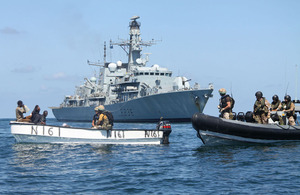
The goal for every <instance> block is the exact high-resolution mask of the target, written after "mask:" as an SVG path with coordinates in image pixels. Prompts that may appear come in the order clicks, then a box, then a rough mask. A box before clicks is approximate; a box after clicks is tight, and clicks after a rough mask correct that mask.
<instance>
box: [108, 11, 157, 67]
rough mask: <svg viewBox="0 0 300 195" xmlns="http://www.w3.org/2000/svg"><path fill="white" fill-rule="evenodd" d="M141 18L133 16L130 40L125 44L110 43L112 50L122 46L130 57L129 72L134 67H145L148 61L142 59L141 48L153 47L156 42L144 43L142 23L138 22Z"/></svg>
mask: <svg viewBox="0 0 300 195" xmlns="http://www.w3.org/2000/svg"><path fill="white" fill-rule="evenodd" d="M139 18H140V17H139V16H133V17H131V18H130V20H132V21H131V22H129V27H130V30H129V40H125V41H123V42H119V43H113V42H112V41H110V48H111V49H112V48H113V45H118V46H120V47H121V48H122V49H123V50H124V51H125V52H126V54H127V55H128V67H127V71H128V70H130V68H131V67H132V66H145V65H146V62H147V61H148V60H147V59H142V58H141V51H142V47H141V46H146V47H147V46H151V45H154V44H155V41H154V40H151V41H148V42H144V41H142V39H141V37H140V35H141V33H140V26H141V23H140V22H137V21H136V20H137V19H139Z"/></svg>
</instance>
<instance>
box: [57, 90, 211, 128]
mask: <svg viewBox="0 0 300 195" xmlns="http://www.w3.org/2000/svg"><path fill="white" fill-rule="evenodd" d="M211 93H212V89H200V90H187V91H177V92H170V93H163V94H157V95H151V96H146V97H142V98H137V99H134V100H130V101H127V102H122V103H116V104H111V105H105V109H106V110H109V111H111V112H112V113H113V115H114V119H115V121H116V122H157V121H158V120H159V119H160V117H163V118H164V119H165V120H170V121H172V122H188V121H191V117H192V116H193V114H194V113H195V112H203V109H204V107H205V105H206V103H207V100H208V98H209V97H210V96H211ZM52 112H53V114H54V116H55V117H56V119H57V120H59V121H91V120H92V118H93V115H94V114H95V112H94V107H62V108H52Z"/></svg>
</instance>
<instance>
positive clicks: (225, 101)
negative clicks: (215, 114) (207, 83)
mask: <svg viewBox="0 0 300 195" xmlns="http://www.w3.org/2000/svg"><path fill="white" fill-rule="evenodd" d="M219 93H220V96H221V98H220V104H219V106H218V108H219V112H220V113H221V114H220V117H221V118H225V119H233V114H232V108H233V101H234V100H233V99H232V98H231V97H230V96H229V95H228V94H227V95H226V89H224V88H221V89H219Z"/></svg>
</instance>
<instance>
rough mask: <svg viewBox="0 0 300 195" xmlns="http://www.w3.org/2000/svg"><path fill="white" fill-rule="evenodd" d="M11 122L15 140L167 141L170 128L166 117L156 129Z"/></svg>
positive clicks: (143, 142) (112, 142)
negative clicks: (108, 128)
mask: <svg viewBox="0 0 300 195" xmlns="http://www.w3.org/2000/svg"><path fill="white" fill-rule="evenodd" d="M10 125H11V133H12V134H13V136H14V137H15V139H16V141H17V142H18V143H99V144H168V143H169V135H170V133H171V131H172V130H171V125H170V123H169V122H168V121H160V122H159V123H158V124H157V127H156V129H113V130H103V129H92V128H81V127H70V126H54V125H36V124H33V123H24V122H16V121H11V122H10Z"/></svg>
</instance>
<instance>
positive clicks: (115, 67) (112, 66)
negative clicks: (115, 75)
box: [108, 63, 117, 72]
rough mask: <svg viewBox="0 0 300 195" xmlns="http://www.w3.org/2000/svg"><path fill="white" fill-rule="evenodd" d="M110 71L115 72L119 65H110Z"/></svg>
mask: <svg viewBox="0 0 300 195" xmlns="http://www.w3.org/2000/svg"><path fill="white" fill-rule="evenodd" d="M108 69H109V71H110V72H115V71H116V69H117V64H115V63H110V64H109V65H108Z"/></svg>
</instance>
